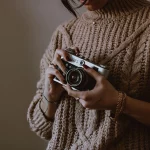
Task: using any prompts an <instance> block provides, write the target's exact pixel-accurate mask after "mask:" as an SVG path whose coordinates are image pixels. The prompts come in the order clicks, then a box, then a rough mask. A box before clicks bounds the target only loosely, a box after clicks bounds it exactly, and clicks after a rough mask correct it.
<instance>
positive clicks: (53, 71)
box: [46, 67, 65, 83]
mask: <svg viewBox="0 0 150 150" xmlns="http://www.w3.org/2000/svg"><path fill="white" fill-rule="evenodd" d="M46 75H47V77H48V78H49V80H50V83H52V82H53V79H54V77H55V76H56V77H57V78H58V79H59V80H60V81H61V82H62V83H64V81H65V79H64V77H63V75H62V74H61V73H60V72H59V71H58V70H57V69H55V68H52V67H49V68H48V69H47V70H46Z"/></svg>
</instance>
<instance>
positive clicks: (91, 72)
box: [83, 65, 102, 81]
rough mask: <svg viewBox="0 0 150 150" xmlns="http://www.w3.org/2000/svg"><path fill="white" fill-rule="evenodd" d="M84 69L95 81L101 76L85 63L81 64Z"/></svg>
mask: <svg viewBox="0 0 150 150" xmlns="http://www.w3.org/2000/svg"><path fill="white" fill-rule="evenodd" d="M83 67H84V70H85V71H86V72H87V73H88V74H89V75H90V76H92V77H93V78H94V79H95V80H96V81H98V79H99V77H102V75H101V74H100V73H99V72H97V71H95V70H94V69H93V68H90V67H88V66H87V65H83Z"/></svg>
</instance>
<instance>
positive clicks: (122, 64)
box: [27, 0, 150, 150]
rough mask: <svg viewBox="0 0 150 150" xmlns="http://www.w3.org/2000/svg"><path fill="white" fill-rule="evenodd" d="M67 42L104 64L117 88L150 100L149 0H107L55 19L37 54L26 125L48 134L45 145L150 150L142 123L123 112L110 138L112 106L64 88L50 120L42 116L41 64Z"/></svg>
mask: <svg viewBox="0 0 150 150" xmlns="http://www.w3.org/2000/svg"><path fill="white" fill-rule="evenodd" d="M71 46H75V47H79V49H80V54H81V55H83V56H85V58H86V59H87V58H88V59H89V60H90V61H91V62H93V63H95V64H98V65H99V64H103V65H108V66H109V68H110V77H109V79H108V80H109V81H110V82H111V83H112V84H113V85H114V87H115V88H116V89H118V90H121V91H124V92H126V93H127V95H129V96H131V97H133V98H137V99H140V100H143V101H149V102H150V93H149V92H150V3H149V2H147V1H146V0H112V1H111V3H110V4H108V5H107V6H106V7H105V8H103V9H101V10H98V11H87V12H85V13H84V14H82V15H81V16H80V17H79V18H77V19H71V20H69V21H67V22H65V23H63V24H62V25H60V26H59V27H58V28H57V29H56V31H55V32H54V34H53V36H52V39H51V42H50V45H49V46H48V48H47V49H46V51H45V53H44V55H43V57H42V59H41V63H40V72H41V76H40V80H39V82H38V83H37V91H36V95H35V96H34V98H33V100H32V102H31V104H30V106H29V109H28V113H27V119H28V122H29V125H30V128H31V130H32V131H34V132H36V134H37V135H38V136H40V137H41V138H43V139H46V140H48V146H47V150H106V149H107V150H112V149H113V148H114V149H115V150H116V149H119V150H150V131H149V128H148V127H146V126H145V125H144V124H141V123H139V122H137V121H135V120H134V119H132V118H130V117H129V116H125V115H123V116H122V117H121V118H120V120H119V127H118V138H117V140H115V138H114V133H115V132H114V122H113V120H112V119H111V116H112V113H113V112H112V111H110V110H105V111H104V110H88V109H86V108H84V107H83V106H82V105H81V104H80V103H79V102H78V101H76V100H74V98H72V97H70V96H68V95H67V94H65V95H63V96H62V98H61V102H60V104H59V106H58V109H57V111H56V114H55V120H54V122H52V121H49V120H47V119H46V118H45V117H44V115H43V113H42V111H41V109H40V107H39V100H40V99H41V94H42V93H43V90H44V74H45V70H46V68H47V67H48V64H49V62H50V61H52V59H53V55H54V52H55V49H56V48H58V47H59V48H61V47H71Z"/></svg>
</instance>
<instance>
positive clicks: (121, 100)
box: [115, 91, 127, 138]
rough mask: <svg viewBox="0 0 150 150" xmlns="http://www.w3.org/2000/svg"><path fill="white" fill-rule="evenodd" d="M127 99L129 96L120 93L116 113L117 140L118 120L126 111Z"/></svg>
mask: <svg viewBox="0 0 150 150" xmlns="http://www.w3.org/2000/svg"><path fill="white" fill-rule="evenodd" d="M126 97H127V95H126V94H125V93H124V92H121V91H118V101H117V106H116V112H115V138H117V135H118V132H117V131H118V118H119V116H120V114H121V113H122V112H123V111H124V108H125V102H126Z"/></svg>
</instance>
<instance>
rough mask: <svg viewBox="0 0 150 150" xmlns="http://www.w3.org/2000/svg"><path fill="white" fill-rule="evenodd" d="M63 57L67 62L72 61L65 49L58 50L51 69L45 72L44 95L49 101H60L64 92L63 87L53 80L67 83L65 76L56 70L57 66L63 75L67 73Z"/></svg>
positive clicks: (50, 66)
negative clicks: (56, 79)
mask: <svg viewBox="0 0 150 150" xmlns="http://www.w3.org/2000/svg"><path fill="white" fill-rule="evenodd" d="M61 57H63V58H64V60H65V61H69V60H70V59H69V54H68V53H67V51H65V50H63V49H57V50H56V51H55V54H54V59H53V61H52V63H51V64H50V65H49V67H48V68H47V70H46V72H45V90H44V95H45V96H46V97H47V99H48V100H49V101H57V100H59V98H60V96H61V94H62V92H63V91H64V89H63V88H62V85H61V84H59V83H57V82H55V81H54V80H53V79H54V78H55V77H57V78H58V79H59V80H60V81H61V82H62V83H65V79H64V77H63V75H62V74H61V73H60V72H59V71H58V69H57V68H56V66H58V67H59V68H60V69H61V70H62V72H63V73H65V72H66V67H65V66H64V64H63V62H62V60H61Z"/></svg>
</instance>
